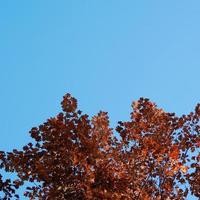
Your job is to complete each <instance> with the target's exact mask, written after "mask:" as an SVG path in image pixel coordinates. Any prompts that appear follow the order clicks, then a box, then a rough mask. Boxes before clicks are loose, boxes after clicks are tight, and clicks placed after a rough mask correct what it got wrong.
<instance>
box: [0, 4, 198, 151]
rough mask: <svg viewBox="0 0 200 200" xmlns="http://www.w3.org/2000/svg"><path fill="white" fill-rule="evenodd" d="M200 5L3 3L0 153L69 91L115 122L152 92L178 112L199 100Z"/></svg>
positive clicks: (23, 139)
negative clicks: (136, 102) (132, 104)
mask: <svg viewBox="0 0 200 200" xmlns="http://www.w3.org/2000/svg"><path fill="white" fill-rule="evenodd" d="M199 22H200V1H198V0H194V1H188V0H187V1H186V0H176V1H174V0H167V1H160V0H157V1H155V0H151V1H149V0H146V1H144V0H138V1H133V0H123V1H122V0H100V1H98V0H71V1H67V0H59V1H52V0H43V1H40V0H34V1H27V0H18V1H1V2H0V91H1V98H0V126H1V132H0V134H1V140H0V149H2V150H11V149H13V148H19V147H21V146H22V145H23V144H25V143H27V142H28V141H29V140H30V138H29V135H28V131H29V130H30V128H31V127H33V126H37V125H39V124H40V123H43V122H44V121H45V120H46V119H47V118H48V117H50V116H54V115H55V114H56V113H57V112H58V111H59V110H60V101H61V100H62V96H63V95H64V94H65V93H66V92H70V93H71V94H72V95H73V96H75V97H76V98H77V99H78V101H79V105H80V109H81V110H83V111H84V112H86V113H88V114H90V116H92V115H94V114H96V113H97V112H98V111H99V110H104V111H108V112H109V115H110V120H111V125H112V126H115V125H116V122H117V121H119V120H127V119H129V116H130V112H131V107H130V105H131V102H132V101H133V100H137V99H138V98H139V97H147V98H150V99H151V100H152V101H154V102H156V103H157V104H158V106H159V107H162V108H164V109H165V110H166V111H168V112H176V113H177V114H178V115H180V114H183V113H188V112H190V111H191V110H192V109H193V108H194V106H195V104H196V103H197V102H199V101H200V94H199V86H200V78H199V74H200V23H199Z"/></svg>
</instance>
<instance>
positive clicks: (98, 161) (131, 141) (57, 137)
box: [0, 94, 200, 200]
mask: <svg viewBox="0 0 200 200" xmlns="http://www.w3.org/2000/svg"><path fill="white" fill-rule="evenodd" d="M61 105H62V112H60V113H59V114H58V115H57V116H56V117H53V118H49V119H48V120H47V121H46V122H45V123H43V124H42V125H40V126H39V127H34V128H32V129H31V131H30V135H31V137H32V138H33V139H34V142H30V143H28V144H27V145H25V146H24V147H23V149H22V150H16V149H14V150H13V151H12V152H4V151H1V152H0V168H1V169H4V170H5V171H7V172H15V173H17V176H18V177H17V178H16V179H15V180H11V179H7V180H3V179H2V176H0V190H1V191H2V192H1V193H2V194H3V197H2V199H11V198H12V199H14V198H16V199H18V198H19V197H18V195H17V194H16V192H17V189H18V188H19V187H21V186H22V185H23V184H25V185H26V186H27V187H26V191H25V193H24V195H25V196H26V197H28V198H29V199H55V200H56V199H59V200H61V199H67V200H79V199H80V200H84V199H85V200H101V199H104V200H110V199H116V200H131V199H137V200H150V199H157V200H159V199H160V200H162V199H163V200H164V199H177V200H180V199H187V196H188V193H189V192H191V193H192V194H193V195H194V196H196V197H198V198H200V162H199V161H200V153H199V147H200V126H199V118H200V104H198V105H197V106H196V108H195V111H194V112H191V113H190V114H188V115H183V116H181V117H177V116H176V115H175V114H174V113H167V112H164V111H163V110H162V109H158V108H157V106H156V105H155V104H154V103H152V102H150V101H149V99H145V98H140V99H139V100H138V101H136V102H133V104H132V108H133V111H132V113H131V119H130V121H126V122H119V123H118V126H117V127H116V129H115V130H113V129H111V128H110V126H109V118H108V114H107V113H106V112H102V111H101V112H99V113H98V114H97V115H96V116H94V117H92V119H89V117H88V115H86V114H82V112H81V111H80V110H78V109H77V100H76V99H75V98H73V97H72V96H71V95H70V94H66V95H65V96H64V98H63V101H62V102H61Z"/></svg>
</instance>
